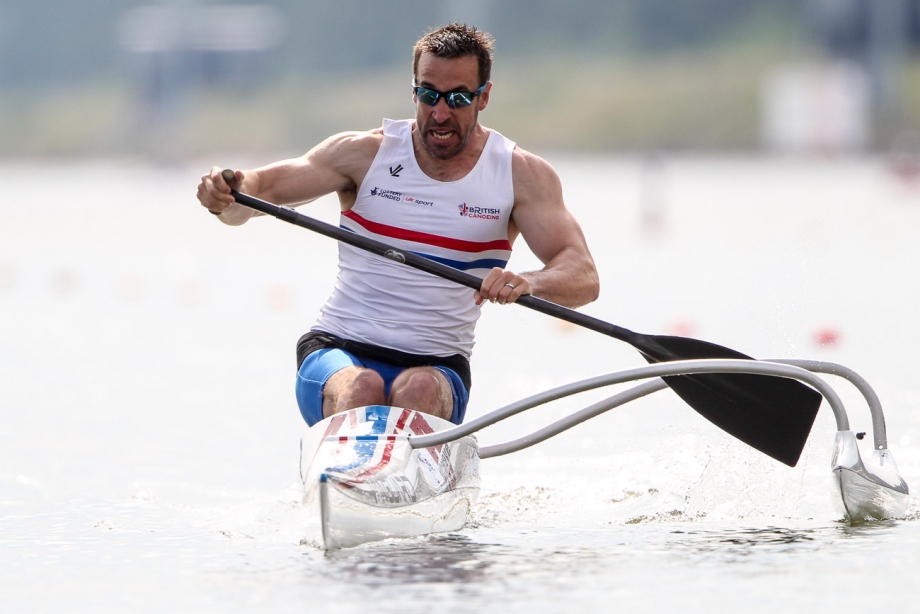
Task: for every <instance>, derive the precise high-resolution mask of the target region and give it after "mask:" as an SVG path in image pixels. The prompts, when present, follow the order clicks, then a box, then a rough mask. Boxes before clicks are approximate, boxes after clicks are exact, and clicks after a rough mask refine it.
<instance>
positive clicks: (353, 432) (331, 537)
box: [301, 405, 480, 550]
mask: <svg viewBox="0 0 920 614" xmlns="http://www.w3.org/2000/svg"><path fill="white" fill-rule="evenodd" d="M452 426H453V425H452V424H451V423H450V422H448V421H446V420H442V419H440V418H436V417H434V416H431V415H428V414H423V413H420V412H416V411H412V410H409V409H403V408H399V407H389V406H383V405H373V406H368V407H359V408H356V409H352V410H349V411H347V412H343V413H340V414H336V415H334V416H330V417H329V418H326V419H324V420H322V421H321V422H318V423H317V424H315V425H314V426H313V427H311V428H310V429H309V430H308V431H307V434H306V435H305V436H304V439H303V440H302V444H301V478H302V480H303V485H304V496H303V503H304V507H305V513H306V521H305V525H306V530H305V541H306V543H308V544H311V545H313V546H316V547H318V548H323V549H326V550H332V549H336V548H348V547H352V546H357V545H360V544H363V543H366V542H370V541H376V540H381V539H388V538H405V537H415V536H418V535H425V534H429V533H437V532H443V531H456V530H458V529H460V528H462V527H463V525H464V524H465V523H466V520H467V517H468V515H469V511H470V508H471V507H472V505H473V503H475V501H476V498H477V497H478V495H479V488H480V476H479V446H478V445H477V443H476V439H475V438H474V437H472V436H467V437H461V438H459V439H457V440H455V441H451V442H448V443H444V444H440V445H436V446H431V447H428V448H419V449H413V448H412V447H411V446H410V445H409V438H410V437H412V436H419V435H427V434H432V433H435V432H437V431H442V430H445V429H447V428H450V427H452Z"/></svg>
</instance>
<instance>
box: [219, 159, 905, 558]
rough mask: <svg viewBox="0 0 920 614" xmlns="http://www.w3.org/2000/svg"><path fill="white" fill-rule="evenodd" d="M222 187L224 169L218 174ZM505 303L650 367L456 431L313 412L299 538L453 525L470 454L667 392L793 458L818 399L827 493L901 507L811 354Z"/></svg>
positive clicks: (458, 275) (329, 230) (877, 511)
mask: <svg viewBox="0 0 920 614" xmlns="http://www.w3.org/2000/svg"><path fill="white" fill-rule="evenodd" d="M224 173H225V179H226V180H227V182H228V183H230V184H231V185H232V183H233V175H232V171H224ZM231 193H232V195H233V197H234V199H235V200H236V202H238V203H240V204H242V205H244V206H247V207H250V208H252V209H254V210H256V211H259V212H262V213H265V214H267V215H271V216H274V217H277V218H279V219H281V220H283V221H286V222H289V223H291V224H295V225H297V226H301V227H303V228H307V229H309V230H313V231H314V232H318V233H320V234H323V235H325V236H328V237H331V238H333V239H336V240H338V241H341V242H343V243H347V244H349V245H352V246H355V247H358V248H360V249H364V250H367V251H369V252H371V253H374V254H377V255H378V256H381V257H383V258H386V259H389V260H392V261H395V262H399V263H402V264H405V265H408V266H411V267H414V268H417V269H420V270H423V271H426V272H428V273H431V274H433V275H437V276H440V277H443V278H445V279H448V280H451V281H454V282H456V283H459V284H461V285H464V286H467V287H469V288H472V289H474V290H477V289H479V286H480V284H481V280H480V279H479V278H477V277H475V276H473V275H470V274H468V273H465V272H463V271H459V270H457V269H454V268H451V267H449V266H445V265H442V264H440V263H438V262H434V261H432V260H429V259H427V258H425V257H423V256H419V255H418V254H415V253H413V252H410V251H404V250H400V249H397V248H395V247H392V246H390V245H387V244H384V243H381V242H379V241H375V240H373V239H369V238H366V237H362V236H360V235H357V234H355V233H352V232H349V231H347V230H344V229H342V228H339V227H336V226H333V225H331V224H326V223H325V222H321V221H319V220H315V219H313V218H310V217H308V216H305V215H303V214H301V213H299V212H297V211H295V210H293V209H292V208H290V207H281V206H278V205H275V204H272V203H269V202H266V201H264V200H260V199H258V198H254V197H252V196H249V195H246V194H242V193H240V192H238V191H236V190H232V192H231ZM515 304H518V305H523V306H525V307H528V308H530V309H534V310H536V311H540V312H541V313H545V314H547V315H551V316H553V317H557V318H560V319H562V320H565V321H568V322H571V323H573V324H577V325H579V326H583V327H585V328H589V329H591V330H594V331H597V332H600V333H603V334H606V335H608V336H610V337H613V338H615V339H619V340H621V341H624V342H626V343H629V344H630V345H632V346H633V347H635V348H636V349H637V350H639V352H640V353H641V354H642V355H643V357H644V358H645V359H646V360H647V361H648V362H649V363H651V364H649V365H647V366H644V367H639V368H635V369H628V370H625V371H618V372H614V373H610V374H607V375H602V376H598V377H593V378H590V379H586V380H582V381H578V382H574V383H572V384H568V385H566V386H562V387H559V388H554V389H552V390H548V391H546V392H543V393H540V394H537V395H534V396H531V397H528V398H526V399H523V400H521V401H518V402H516V403H513V404H511V405H508V406H506V407H503V408H500V409H497V410H495V411H493V412H491V413H489V414H486V415H484V416H482V417H480V418H477V419H475V420H471V421H470V422H468V423H465V424H462V425H460V426H453V425H451V424H450V423H449V422H446V421H443V420H440V419H438V418H435V417H433V416H428V415H424V414H420V413H418V412H414V411H411V410H406V409H402V408H393V407H386V406H372V407H364V408H358V409H353V410H350V411H348V412H344V413H342V414H337V415H335V416H331V417H329V418H326V419H325V420H322V421H321V422H319V423H317V424H316V425H314V426H313V427H312V428H311V429H310V431H309V432H308V435H307V437H306V438H305V440H304V443H303V445H302V455H301V467H302V469H303V473H302V478H303V481H304V503H305V505H306V506H307V508H308V510H311V511H312V513H311V514H310V518H311V520H310V521H308V531H307V532H308V535H307V540H308V541H309V542H310V543H313V544H315V545H317V546H319V547H321V548H327V549H331V548H340V547H347V546H353V545H357V544H360V543H363V542H366V541H372V540H376V539H383V538H387V537H408V536H415V535H422V534H426V533H431V532H436V531H451V530H456V529H459V528H460V527H462V526H463V524H464V523H465V522H466V518H467V514H468V511H469V509H470V507H471V506H472V504H473V502H474V501H475V499H476V496H477V494H478V492H479V485H480V475H479V460H480V459H483V458H489V457H492V456H499V455H501V454H507V453H509V452H513V451H517V450H521V449H523V448H526V447H528V446H531V445H534V444H535V443H538V442H540V441H544V440H545V439H547V438H549V437H552V436H553V435H555V434H557V433H560V432H562V431H564V430H566V429H568V428H571V427H572V426H574V425H576V424H579V423H581V422H583V421H585V420H588V419H589V418H592V417H594V416H596V415H599V414H601V413H603V412H605V411H608V410H610V409H612V408H614V407H618V406H620V405H622V404H624V403H627V402H629V401H632V400H634V399H638V398H640V397H643V396H645V395H648V394H651V393H653V392H656V391H658V390H662V389H664V388H666V387H670V388H671V389H672V390H673V391H674V392H675V393H677V395H678V396H679V397H681V398H682V399H683V400H684V401H685V402H686V403H687V404H688V405H690V406H691V407H692V408H693V409H694V410H696V411H697V412H698V413H699V414H700V415H702V416H703V417H705V418H706V419H708V420H709V421H710V422H712V423H713V424H715V425H716V426H718V427H720V428H721V429H723V430H724V431H726V432H727V433H729V434H730V435H732V436H734V437H736V438H737V439H740V440H741V441H743V442H745V443H747V444H748V445H750V446H752V447H754V448H756V449H757V450H759V451H761V452H763V453H765V454H767V455H768V456H770V457H772V458H774V459H776V460H778V461H780V462H782V463H785V464H786V465H789V466H795V465H796V463H797V462H798V460H799V457H800V456H801V453H802V450H803V449H804V447H805V442H806V440H807V439H808V435H809V433H810V432H811V428H812V425H813V423H814V420H815V417H816V415H817V412H818V408H819V407H820V405H821V402H822V400H826V401H827V404H828V405H829V406H830V407H831V410H832V411H833V412H834V416H835V419H836V423H837V435H836V439H835V444H834V451H833V456H832V463H831V466H832V472H833V476H834V484H835V489H836V496H835V499H836V501H837V502H838V504H839V506H838V507H839V511H840V513H841V514H842V516H843V518H844V519H845V520H847V521H850V522H860V521H864V520H867V519H879V520H883V519H891V518H898V517H900V516H902V515H903V514H904V513H905V511H906V509H907V506H908V503H909V490H908V486H907V484H906V482H905V481H904V479H903V478H902V477H901V475H900V473H899V472H898V469H897V465H896V464H895V461H894V457H893V456H892V454H891V451H890V450H889V449H888V443H887V433H886V428H885V418H884V415H883V413H882V407H881V403H880V401H879V399H878V396H877V395H876V393H875V391H874V390H873V389H872V388H871V386H870V385H869V384H868V382H866V380H865V379H863V378H862V377H861V376H859V375H858V374H857V373H855V372H854V371H852V370H851V369H849V368H847V367H844V366H843V365H838V364H834V363H828V362H822V361H814V360H785V359H783V360H768V361H764V360H756V359H753V358H751V357H750V356H747V355H745V354H742V353H741V352H738V351H736V350H732V349H729V348H726V347H723V346H720V345H716V344H714V343H710V342H707V341H701V340H698V339H691V338H689V337H676V336H662V335H643V334H639V333H635V332H633V331H630V330H627V329H625V328H622V327H619V326H616V325H614V324H609V323H607V322H603V321H601V320H598V319H597V318H593V317H591V316H588V315H585V314H583V313H580V312H578V311H574V310H572V309H568V308H566V307H562V306H561V305H556V304H555V303H551V302H549V301H546V300H543V299H540V298H538V297H535V296H531V295H525V296H521V297H520V298H519V299H518V300H517V301H516V303H515ZM817 373H823V374H831V375H837V376H840V377H842V378H844V379H846V380H848V381H849V382H850V383H852V384H853V385H854V386H855V387H856V388H857V389H858V390H859V392H860V393H861V394H862V395H863V397H864V398H865V400H866V402H867V404H868V406H869V411H870V413H871V416H872V430H873V442H874V450H873V455H872V459H871V460H870V461H864V460H863V459H862V457H861V455H860V452H859V448H858V446H857V439H858V438H861V435H862V434H859V435H858V434H856V433H854V432H853V431H851V430H850V426H849V419H848V417H847V413H846V411H845V409H844V406H843V403H842V401H841V400H840V397H839V395H838V394H837V393H836V391H835V390H834V388H832V387H831V386H830V385H829V384H828V383H827V382H826V381H825V380H824V379H823V378H821V377H819V376H818V375H816V374H817ZM638 380H650V381H647V382H644V383H642V384H639V385H637V386H635V387H633V388H631V389H629V390H626V391H622V392H619V393H617V394H615V395H613V396H611V397H609V398H607V399H605V400H603V401H600V402H597V403H594V404H592V405H590V406H588V407H586V408H584V409H582V410H579V411H577V412H575V413H573V414H572V415H570V416H568V417H567V418H564V419H562V420H560V421H558V422H556V423H553V424H551V425H549V426H547V427H545V428H543V429H540V430H538V431H536V432H534V433H532V434H530V435H528V436H526V437H523V438H521V439H517V440H514V441H510V442H507V443H503V444H499V445H494V446H487V447H483V448H481V449H480V448H479V447H478V444H477V443H476V441H475V439H474V438H473V437H472V434H473V433H475V432H476V431H478V430H479V429H481V428H484V427H486V426H489V425H491V424H494V423H495V422H498V421H499V420H502V419H504V418H507V417H510V416H512V415H515V414H517V413H519V412H521V411H524V410H526V409H529V408H531V407H535V406H537V405H541V404H544V403H547V402H550V401H553V400H556V399H560V398H564V397H567V396H570V395H573V394H577V393H579V392H584V391H587V390H593V389H596V388H601V387H604V386H609V385H613V384H622V383H626V382H632V381H638Z"/></svg>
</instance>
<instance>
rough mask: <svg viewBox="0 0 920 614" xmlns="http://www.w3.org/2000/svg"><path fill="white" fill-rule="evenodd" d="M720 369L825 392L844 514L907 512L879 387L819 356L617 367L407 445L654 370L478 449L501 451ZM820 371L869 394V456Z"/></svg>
mask: <svg viewBox="0 0 920 614" xmlns="http://www.w3.org/2000/svg"><path fill="white" fill-rule="evenodd" d="M716 372H718V373H756V374H759V375H770V376H776V377H787V378H792V379H796V380H798V381H801V382H804V383H806V384H808V385H810V386H813V387H814V388H815V389H816V390H818V392H820V393H821V395H822V396H823V397H824V398H825V399H827V402H828V404H829V405H830V406H831V410H832V411H833V412H834V417H835V420H836V425H837V434H836V436H835V445H834V453H833V457H832V463H831V466H832V472H833V475H834V485H835V487H836V493H835V495H836V496H835V501H836V502H837V503H838V510H839V511H840V512H841V513H842V514H843V516H844V518H845V519H846V520H848V521H854V522H858V521H863V520H866V519H888V518H898V517H900V516H902V515H903V514H904V512H905V511H906V509H907V505H908V503H909V489H908V486H907V483H906V482H905V481H904V479H903V478H902V477H901V476H900V474H899V472H898V469H897V465H896V464H895V462H894V458H893V456H892V454H891V452H890V451H889V450H888V443H887V432H886V427H885V417H884V414H883V412H882V406H881V402H880V400H879V398H878V395H877V394H876V393H875V391H874V390H873V389H872V387H871V386H870V385H869V383H868V382H867V381H866V380H865V379H864V378H863V377H862V376H860V375H859V374H858V373H856V372H855V371H853V370H852V369H850V368H848V367H845V366H843V365H840V364H836V363H831V362H824V361H817V360H797V359H778V360H772V361H756V362H755V361H749V360H731V359H726V360H686V361H675V362H670V363H659V364H652V365H649V366H644V367H639V368H635V369H628V370H625V371H618V372H614V373H609V374H606V375H600V376H596V377H593V378H589V379H585V380H581V381H577V382H573V383H570V384H566V385H564V386H559V387H557V388H553V389H550V390H547V391H544V392H541V393H538V394H536V395H533V396H530V397H527V398H526V399H522V400H520V401H517V402H515V403H512V404H510V405H506V406H505V407H501V408H499V409H497V410H494V411H492V412H490V413H488V414H486V415H484V416H481V417H479V418H476V419H475V420H471V421H470V422H468V423H466V424H463V425H460V426H457V427H454V428H450V429H447V430H444V431H439V432H437V433H433V434H430V435H423V436H415V437H411V438H410V445H411V446H412V447H413V448H420V447H428V446H434V445H440V444H442V443H446V442H448V441H453V440H455V439H457V438H460V437H464V436H467V435H470V434H472V433H474V432H476V431H478V430H480V429H482V428H485V427H487V426H491V425H493V424H495V423H497V422H499V421H501V420H504V419H506V418H509V417H511V416H514V415H516V414H518V413H521V412H522V411H525V410H527V409H531V408H533V407H536V406H538V405H543V404H545V403H549V402H551V401H555V400H558V399H562V398H565V397H568V396H572V395H574V394H578V393H581V392H586V391H588V390H594V389H596V388H602V387H604V386H610V385H614V384H621V383H625V382H630V381H636V380H642V379H648V378H656V379H653V380H651V381H648V382H644V383H642V384H639V385H638V386H635V387H633V388H631V389H628V390H625V391H621V392H619V393H617V394H615V395H613V396H611V397H608V398H606V399H603V400H601V401H598V402H596V403H594V404H592V405H589V406H588V407H585V408H583V409H581V410H579V411H576V412H574V413H572V414H570V415H569V416H566V417H565V418H563V419H561V420H558V421H556V422H553V423H552V424H549V425H548V426H545V427H543V428H542V429H539V430H537V431H534V432H533V433H530V434H529V435H526V436H524V437H521V438H518V439H515V440H512V441H508V442H505V443H501V444H496V445H491V446H485V447H482V448H480V451H479V455H480V458H490V457H493V456H502V455H504V454H509V453H511V452H517V451H519V450H523V449H525V448H528V447H530V446H532V445H535V444H537V443H540V442H542V441H545V440H547V439H549V438H550V437H553V436H554V435H558V434H559V433H561V432H563V431H565V430H568V429H570V428H572V427H573V426H575V425H577V424H581V423H582V422H585V421H586V420H589V419H591V418H594V417H596V416H598V415H600V414H602V413H604V412H606V411H609V410H611V409H613V408H615V407H619V406H620V405H623V404H625V403H628V402H629V401H633V400H636V399H639V398H641V397H644V396H646V395H649V394H652V393H653V392H657V391H659V390H663V389H664V388H667V384H665V382H664V381H663V380H661V379H658V378H661V377H666V376H671V375H684V374H694V373H716ZM815 372H817V373H826V374H832V375H837V376H839V377H842V378H844V379H846V380H847V381H849V382H850V383H851V384H853V385H854V386H855V387H856V388H857V390H859V392H860V393H861V394H862V395H863V397H864V398H865V400H866V403H867V405H868V406H869V411H870V413H871V416H872V426H873V438H874V447H875V449H874V452H873V458H872V462H870V463H865V462H863V460H862V458H861V457H860V454H859V448H858V447H857V444H856V440H857V437H858V436H857V434H855V433H854V432H853V431H851V430H850V425H849V419H848V417H847V414H846V410H845V409H844V406H843V402H842V401H841V399H840V396H839V395H838V394H837V392H836V391H835V390H834V389H833V388H831V387H830V385H828V384H827V382H825V381H824V380H823V379H822V378H820V377H818V376H817V375H815ZM860 438H861V437H860Z"/></svg>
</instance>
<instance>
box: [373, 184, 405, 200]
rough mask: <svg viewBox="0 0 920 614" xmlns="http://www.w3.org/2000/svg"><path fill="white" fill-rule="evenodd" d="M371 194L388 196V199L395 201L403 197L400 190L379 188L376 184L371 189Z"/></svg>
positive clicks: (380, 196)
mask: <svg viewBox="0 0 920 614" xmlns="http://www.w3.org/2000/svg"><path fill="white" fill-rule="evenodd" d="M371 196H377V197H379V198H388V199H390V200H395V201H396V202H400V201H401V200H402V199H403V195H402V192H397V191H395V190H381V189H380V188H378V187H376V186H375V187H374V189H372V190H371Z"/></svg>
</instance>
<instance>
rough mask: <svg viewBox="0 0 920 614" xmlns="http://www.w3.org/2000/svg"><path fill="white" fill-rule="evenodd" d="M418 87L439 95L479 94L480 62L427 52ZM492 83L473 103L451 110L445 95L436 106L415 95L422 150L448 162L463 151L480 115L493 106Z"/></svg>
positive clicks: (416, 80)
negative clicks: (457, 93)
mask: <svg viewBox="0 0 920 614" xmlns="http://www.w3.org/2000/svg"><path fill="white" fill-rule="evenodd" d="M415 84H416V85H420V86H422V87H427V88H430V89H433V90H437V91H439V92H444V93H447V92H454V91H465V92H475V91H476V90H478V89H479V86H481V85H482V83H479V63H478V62H477V61H476V58H474V57H463V58H455V59H450V60H448V59H444V58H439V57H435V56H433V55H431V54H430V53H423V54H422V55H421V57H420V58H419V62H418V71H417V74H416V75H415ZM491 88H492V84H491V83H490V84H488V85H487V86H486V88H485V89H484V90H483V92H482V94H480V95H479V96H477V97H475V98H473V104H471V105H468V106H465V107H456V108H451V107H449V106H448V105H447V100H445V98H444V96H441V97H440V98H439V99H438V101H437V102H436V103H435V105H434V106H431V105H428V104H425V103H423V102H420V101H419V100H418V97H417V96H415V95H413V100H414V101H415V121H416V124H417V126H418V130H419V137H420V139H421V142H422V147H424V148H425V151H426V152H427V153H428V155H430V156H431V157H432V158H435V159H437V160H448V159H450V158H453V157H454V156H456V155H457V154H459V153H460V152H462V151H463V149H464V148H465V147H466V144H467V143H468V142H469V140H470V137H471V136H472V135H473V130H474V129H475V128H476V124H477V123H478V121H479V112H480V111H481V110H483V109H485V108H486V105H487V104H488V103H489V90H490V89H491Z"/></svg>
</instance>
